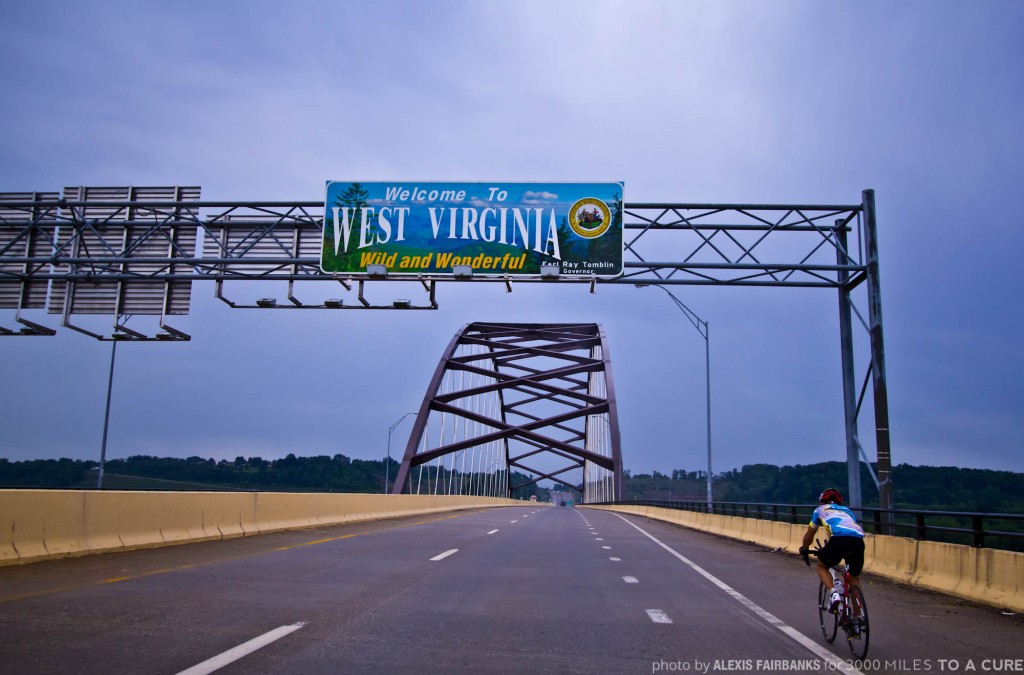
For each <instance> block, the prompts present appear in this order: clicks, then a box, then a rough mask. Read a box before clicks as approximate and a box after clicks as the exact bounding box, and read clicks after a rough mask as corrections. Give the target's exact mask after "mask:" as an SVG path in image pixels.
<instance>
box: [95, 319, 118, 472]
mask: <svg viewBox="0 0 1024 675" xmlns="http://www.w3.org/2000/svg"><path fill="white" fill-rule="evenodd" d="M115 358H117V340H116V339H114V340H113V341H112V342H111V344H110V376H109V377H107V407H106V409H105V412H104V413H103V442H102V444H101V445H100V470H99V472H98V473H97V474H96V489H97V490H102V489H103V469H104V467H105V465H106V463H107V430H108V429H109V428H110V393H111V391H112V390H113V389H114V359H115Z"/></svg>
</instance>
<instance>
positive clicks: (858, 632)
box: [846, 584, 871, 659]
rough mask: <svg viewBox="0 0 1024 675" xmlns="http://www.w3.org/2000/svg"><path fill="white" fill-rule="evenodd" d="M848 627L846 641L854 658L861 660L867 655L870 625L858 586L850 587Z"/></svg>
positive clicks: (866, 608) (866, 607) (866, 605)
mask: <svg viewBox="0 0 1024 675" xmlns="http://www.w3.org/2000/svg"><path fill="white" fill-rule="evenodd" d="M849 601H850V603H851V606H850V617H851V618H850V625H848V626H846V641H847V643H848V644H849V645H850V652H851V653H852V654H853V656H854V658H857V659H863V658H864V657H865V656H867V655H868V640H869V639H870V637H871V625H870V624H869V623H868V604H867V602H865V601H864V594H863V593H861V590H860V588H859V587H858V586H853V585H852V584H851V585H850V591H849Z"/></svg>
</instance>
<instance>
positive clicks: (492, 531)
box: [487, 529, 498, 534]
mask: <svg viewBox="0 0 1024 675" xmlns="http://www.w3.org/2000/svg"><path fill="white" fill-rule="evenodd" d="M497 531H498V530H496V529H495V530H491V531H490V532H488V533H487V534H494V533H495V532H497Z"/></svg>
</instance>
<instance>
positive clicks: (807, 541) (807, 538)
mask: <svg viewBox="0 0 1024 675" xmlns="http://www.w3.org/2000/svg"><path fill="white" fill-rule="evenodd" d="M817 531H818V526H817V525H808V526H807V531H806V532H804V541H803V544H802V545H801V548H805V549H806V548H810V547H811V543H812V542H813V541H814V534H815V533H816V532H817Z"/></svg>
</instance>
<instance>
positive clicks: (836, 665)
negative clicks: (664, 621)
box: [615, 513, 863, 675]
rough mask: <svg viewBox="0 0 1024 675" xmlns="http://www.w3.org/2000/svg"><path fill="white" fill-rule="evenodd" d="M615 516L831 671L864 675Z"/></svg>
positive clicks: (643, 531)
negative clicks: (813, 655) (783, 634)
mask: <svg viewBox="0 0 1024 675" xmlns="http://www.w3.org/2000/svg"><path fill="white" fill-rule="evenodd" d="M615 515H616V516H619V518H622V520H624V521H625V522H626V523H627V524H629V525H631V526H632V527H633V528H635V529H636V530H637V531H638V532H640V533H641V534H643V535H644V536H645V537H647V538H648V539H650V540H651V541H653V542H654V543H655V544H657V545H658V546H660V547H662V548H663V549H665V550H666V551H668V552H669V553H671V554H672V555H674V556H675V557H676V558H678V559H679V560H680V561H682V562H683V563H685V564H686V565H689V566H690V567H691V568H692V569H693V570H694V571H695V572H697V574H699V575H701V576H702V577H704V578H705V579H707V580H708V581H710V582H711V583H713V584H714V585H715V586H718V587H719V588H720V589H722V590H723V591H725V592H726V593H728V594H729V595H731V596H732V597H733V599H735V600H736V601H737V602H739V603H740V604H741V605H743V606H744V607H746V608H747V609H749V610H750V611H752V612H753V613H754V614H757V615H758V616H759V617H761V618H762V619H763V620H764V621H766V622H767V623H769V624H771V625H772V626H775V627H776V628H778V629H779V630H780V631H782V632H783V633H785V634H786V635H788V636H789V637H791V638H793V640H795V641H796V642H797V643H799V644H800V645H802V646H804V647H806V648H807V649H809V650H810V651H811V652H813V653H814V654H815V655H817V656H818V657H819V658H821V659H823V660H825V661H827V662H829V663H830V664H831V667H830V668H829V669H830V670H837V671H842V672H844V673H861V675H863V671H860V670H858V669H856V668H854V667H853V666H852V665H850V664H849V663H848V662H847V661H844V660H843V659H841V658H839V657H838V656H836V655H835V654H833V653H832V652H830V651H828V650H827V649H825V648H823V647H822V646H821V645H819V644H818V643H816V642H814V641H813V640H811V638H809V637H807V636H806V635H804V634H803V633H801V632H800V631H798V630H796V629H795V628H792V627H790V626H789V625H787V624H786V623H784V622H783V621H782V620H781V619H779V618H778V617H777V616H775V615H774V614H772V613H771V612H769V611H768V610H766V609H764V608H763V607H761V606H760V605H758V604H757V603H755V602H753V601H752V600H750V599H748V598H747V597H746V596H745V595H743V594H742V593H740V592H739V591H737V590H735V589H733V588H732V587H731V586H729V584H727V583H725V582H724V581H722V580H721V579H719V578H718V577H716V576H714V575H713V574H711V573H710V572H708V571H707V570H705V569H704V568H703V567H701V566H700V565H698V564H697V563H695V562H693V561H692V560H690V559H689V558H687V557H686V556H684V555H682V554H681V553H679V552H677V551H676V550H675V549H673V548H672V547H671V546H669V545H668V544H665V543H662V542H661V541H660V540H659V539H658V538H657V537H655V536H654V535H652V534H650V533H648V532H647V531H645V530H643V529H642V528H640V527H638V526H636V525H634V524H633V523H631V522H630V521H629V520H626V518H623V517H622V516H621V515H619V514H618V513H616V514H615ZM648 612H650V610H648Z"/></svg>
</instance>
